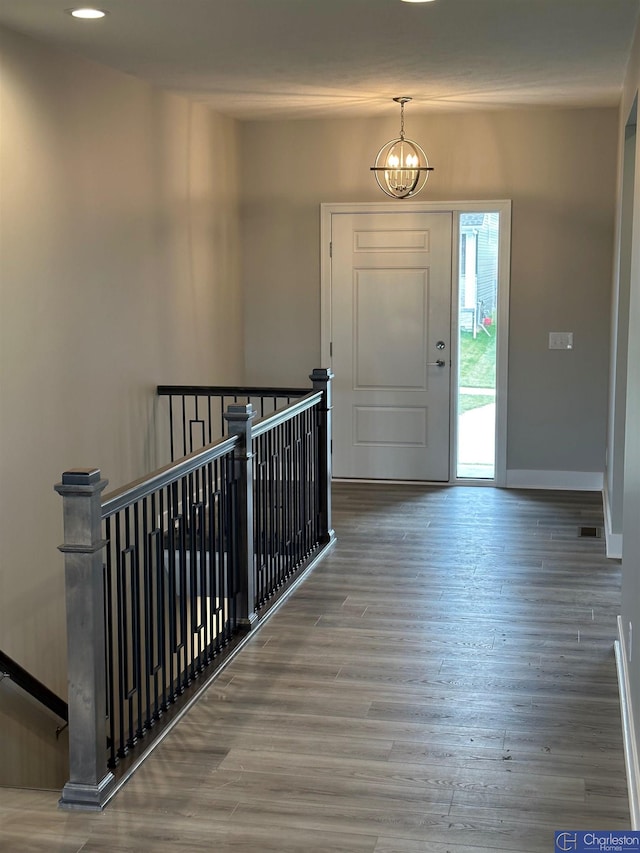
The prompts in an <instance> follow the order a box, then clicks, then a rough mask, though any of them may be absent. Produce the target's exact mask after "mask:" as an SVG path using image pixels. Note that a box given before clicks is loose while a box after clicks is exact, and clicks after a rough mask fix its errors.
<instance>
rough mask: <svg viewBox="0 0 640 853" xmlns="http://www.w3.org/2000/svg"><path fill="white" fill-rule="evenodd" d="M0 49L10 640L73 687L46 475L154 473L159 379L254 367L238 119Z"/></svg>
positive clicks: (1, 542)
mask: <svg viewBox="0 0 640 853" xmlns="http://www.w3.org/2000/svg"><path fill="white" fill-rule="evenodd" d="M1 49H2V72H1V75H0V99H1V100H0V122H1V135H0V146H1V147H0V186H1V188H2V191H1V194H0V223H1V231H0V239H1V246H0V287H1V290H0V466H1V468H0V483H1V493H0V502H1V503H0V648H2V649H4V650H5V651H6V652H7V653H8V654H10V655H11V656H13V657H14V658H16V659H17V660H18V661H19V662H20V663H21V664H22V665H23V666H25V667H27V668H28V669H29V670H31V671H32V672H33V673H34V675H36V676H37V677H39V678H41V679H42V680H43V681H45V682H46V684H47V685H49V686H50V687H51V688H53V689H54V690H55V691H57V692H58V693H59V694H61V695H63V696H64V695H66V665H65V659H66V649H65V630H64V621H63V620H64V615H63V614H64V602H63V573H62V559H61V555H60V554H59V553H58V552H57V550H56V546H57V545H58V544H59V543H60V542H61V541H62V530H61V513H62V506H61V500H60V498H59V497H58V496H57V495H56V494H55V493H54V492H53V484H54V483H55V482H56V481H58V480H59V479H60V474H61V472H62V471H64V470H65V469H67V468H69V467H84V466H97V467H100V468H101V469H102V472H103V475H104V476H106V477H108V479H109V480H110V487H109V488H112V487H113V488H115V487H116V486H118V485H122V484H123V483H126V482H127V481H129V480H130V479H132V478H135V477H137V476H140V475H141V474H142V473H143V472H145V471H148V470H152V468H153V467H155V466H156V462H157V460H158V457H157V454H156V446H155V444H156V442H155V434H154V422H153V414H154V405H155V403H154V389H155V386H156V384H158V383H176V382H190V383H216V382H230V383H233V382H240V381H241V380H242V378H243V365H242V359H243V341H242V322H243V320H242V305H241V299H240V295H239V294H240V287H239V273H238V218H237V204H238V194H237V182H236V171H237V169H236V153H237V139H236V125H235V123H234V122H233V121H231V120H229V119H224V118H221V117H218V116H216V115H215V114H212V113H211V112H210V111H208V110H207V109H205V108H204V107H200V106H197V105H194V104H191V103H189V102H188V101H186V100H183V99H181V98H179V97H174V96H170V95H167V94H163V93H160V92H158V91H155V90H153V89H152V88H150V87H149V86H147V85H146V84H144V83H142V82H139V81H136V80H135V79H134V78H132V77H128V76H126V75H122V74H118V73H115V72H111V71H109V70H107V69H104V68H102V67H100V66H97V65H93V64H90V63H87V62H84V61H80V60H77V59H75V58H72V57H70V56H67V55H63V54H59V53H56V52H55V51H51V50H49V49H47V48H45V47H43V46H40V45H39V44H38V43H36V42H33V41H30V40H28V39H26V38H23V37H21V36H18V35H16V34H13V33H9V32H6V31H4V32H2V41H1ZM1 727H2V726H1V721H0V728H1Z"/></svg>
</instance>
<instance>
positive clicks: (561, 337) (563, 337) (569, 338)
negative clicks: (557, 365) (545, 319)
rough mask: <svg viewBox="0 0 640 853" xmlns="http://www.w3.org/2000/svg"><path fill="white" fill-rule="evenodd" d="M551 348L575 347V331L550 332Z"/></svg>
mask: <svg viewBox="0 0 640 853" xmlns="http://www.w3.org/2000/svg"><path fill="white" fill-rule="evenodd" d="M549 349H573V332H549Z"/></svg>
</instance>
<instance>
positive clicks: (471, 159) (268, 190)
mask: <svg viewBox="0 0 640 853" xmlns="http://www.w3.org/2000/svg"><path fill="white" fill-rule="evenodd" d="M392 107H393V105H390V114H391V116H390V118H389V120H384V121H380V120H364V119H353V120H333V121H328V120H327V121H297V122H295V121H291V122H249V123H244V124H242V125H241V127H240V138H241V156H242V161H243V168H242V175H241V186H242V214H241V222H242V234H243V283H244V294H245V318H246V326H245V334H246V337H245V340H246V355H245V360H246V367H247V379H248V381H256V382H278V383H300V382H303V381H304V379H305V377H306V375H307V374H308V372H309V370H310V369H311V368H312V367H314V366H317V365H318V364H319V358H320V311H319V308H320V280H319V258H320V246H319V231H320V224H319V223H320V217H319V205H320V203H321V202H366V201H384V200H385V199H386V197H385V196H383V194H382V193H381V192H380V190H379V189H378V188H377V186H376V185H375V181H374V179H373V177H372V174H371V172H370V171H369V166H370V165H371V164H372V162H373V159H374V157H375V154H376V152H377V150H378V148H379V146H380V145H381V144H382V143H383V142H385V141H386V140H387V139H389V138H391V137H393V136H395V135H397V132H398V119H397V114H396V112H395V110H394V109H393V108H392ZM616 132H617V114H616V111H615V110H523V111H517V110H510V111H504V112H494V113H467V114H453V115H452V114H441V115H433V116H430V117H428V118H427V117H422V116H419V115H418V114H417V113H416V112H415V111H413V112H412V111H411V109H409V112H408V113H407V133H408V135H409V136H411V137H413V138H415V139H417V140H418V141H419V142H420V143H421V144H423V145H424V147H425V149H426V151H427V154H428V155H429V159H430V161H431V163H432V165H434V166H435V169H436V171H435V172H434V173H433V175H432V176H431V178H430V179H429V183H428V184H427V187H426V189H425V191H424V192H423V194H422V195H421V196H420V198H421V199H423V200H434V201H440V200H456V199H457V200H476V199H503V198H507V199H512V201H513V237H512V239H513V242H512V279H511V324H510V343H511V345H510V363H509V368H510V374H509V431H508V462H507V464H508V468H510V469H534V470H536V469H537V470H543V471H545V470H551V471H556V470H559V471H586V472H594V471H595V472H602V471H603V469H604V451H605V436H606V418H607V382H608V375H607V372H608V368H607V365H608V340H609V314H610V297H609V292H610V281H611V264H612V241H613V218H614V201H615V169H616ZM398 204H399V205H401V204H402V202H398ZM549 331H573V332H574V336H575V349H574V350H573V351H572V352H562V353H559V352H549V350H548V349H547V344H548V332H549Z"/></svg>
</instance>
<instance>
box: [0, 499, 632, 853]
mask: <svg viewBox="0 0 640 853" xmlns="http://www.w3.org/2000/svg"><path fill="white" fill-rule="evenodd" d="M334 524H335V527H336V532H337V535H338V544H337V545H336V547H335V549H334V550H333V552H332V553H331V554H330V555H329V556H328V557H327V558H326V559H325V560H324V561H323V562H322V563H321V564H320V565H319V566H318V567H317V568H316V569H315V571H314V572H313V574H312V575H311V576H310V577H309V578H308V579H307V581H306V582H305V583H304V584H303V585H302V586H301V587H300V589H299V590H297V591H296V592H295V594H294V595H293V596H292V598H291V599H290V600H289V601H287V602H286V603H285V605H284V606H283V607H282V608H281V609H280V610H279V611H278V612H277V613H276V614H275V615H274V616H273V617H272V619H271V620H270V621H269V622H268V623H267V624H266V625H265V626H264V627H263V628H262V629H261V630H260V631H258V632H257V633H256V635H255V637H254V638H253V640H252V642H251V643H250V644H249V645H248V646H247V647H246V648H245V649H244V650H243V651H242V652H241V654H240V655H239V657H238V658H237V659H236V660H235V661H233V662H232V664H231V665H230V666H229V667H228V668H227V669H226V670H225V671H224V672H223V673H222V675H221V676H220V678H219V679H218V680H216V681H215V682H214V684H213V686H212V687H211V688H210V690H209V691H208V692H207V694H206V695H205V697H204V699H203V700H201V701H200V702H199V703H198V704H197V705H196V707H194V708H193V709H192V710H191V711H190V712H189V714H188V715H187V716H186V717H185V718H184V719H183V720H182V721H181V722H180V723H179V725H178V726H177V727H176V729H174V731H173V732H172V733H171V734H170V735H169V737H168V738H167V739H166V740H165V741H164V742H163V743H162V744H161V745H160V746H159V747H158V749H157V750H156V751H155V753H154V754H153V756H152V757H151V759H149V760H148V761H147V762H146V763H145V764H144V765H143V767H142V768H141V769H140V770H139V771H138V773H137V774H136V775H135V776H134V778H133V779H132V780H131V781H130V782H129V783H128V784H127V785H126V787H125V788H124V789H123V790H122V791H121V792H120V793H119V794H118V796H117V797H116V798H115V800H114V801H113V802H112V803H111V804H110V805H109V806H108V808H107V809H106V810H105V812H103V813H102V814H82V813H73V812H71V813H70V812H61V811H58V810H56V807H55V803H56V799H57V795H55V794H52V793H51V792H24V791H17V790H6V789H5V790H0V850H3V851H5V850H6V851H10V853H31V852H32V851H33V853H40V851H47V853H50V851H60V853H67V851H69V853H71V851H74V853H78V851H82V853H102V851H104V853H107V851H108V853H125V852H126V853H131V851H142V853H145V851H152V850H153V851H155V853H165V851H167V853H168V851H174V850H175V848H176V847H179V848H181V849H184V850H193V851H221V853H223V852H224V851H264V852H265V853H271V851H274V853H275V852H276V851H277V853H302V851H304V853H337V852H338V851H353V853H359V852H360V851H362V853H488V851H501V853H548V851H550V850H552V849H553V832H554V830H556V829H606V828H615V829H623V828H629V826H630V823H629V812H628V802H627V789H626V779H625V769H624V759H623V752H622V735H621V724H620V713H619V702H618V692H617V683H616V670H615V660H614V653H613V641H614V638H615V635H616V615H617V613H618V611H619V603H620V601H619V599H620V566H619V563H618V562H616V561H610V560H607V559H606V558H605V556H604V541H603V540H602V539H598V538H593V537H591V538H581V537H579V535H578V531H579V528H580V527H581V526H601V525H602V509H601V499H600V496H599V495H597V494H590V493H559V492H524V491H505V490H498V489H480V488H461V487H460V488H458V487H456V488H442V489H431V488H427V487H420V486H377V485H375V486H374V485H365V484H362V485H353V484H352V485H348V484H338V485H336V486H335V489H334Z"/></svg>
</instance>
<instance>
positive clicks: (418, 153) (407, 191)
mask: <svg viewBox="0 0 640 853" xmlns="http://www.w3.org/2000/svg"><path fill="white" fill-rule="evenodd" d="M393 100H394V101H395V102H396V103H397V104H400V136H398V137H397V138H396V139H392V140H391V141H390V142H387V143H386V144H385V145H383V146H382V148H381V149H380V150H379V151H378V154H377V156H376V161H375V164H374V165H373V166H371V171H372V172H373V173H374V174H375V176H376V181H377V182H378V186H379V187H380V189H381V190H382V192H384V193H386V194H387V195H389V196H391V197H392V198H409V197H410V196H414V195H417V194H418V193H419V192H420V190H421V189H422V188H423V187H424V185H425V184H426V183H427V178H428V177H429V172H433V167H432V166H430V165H429V161H428V160H427V155H426V154H425V153H424V151H423V150H422V148H421V147H420V146H419V145H418V143H417V142H414V141H413V140H412V139H407V138H406V137H405V135H404V105H405V104H407V103H409V101H410V100H411V98H406V97H402V98H394V99H393Z"/></svg>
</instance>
